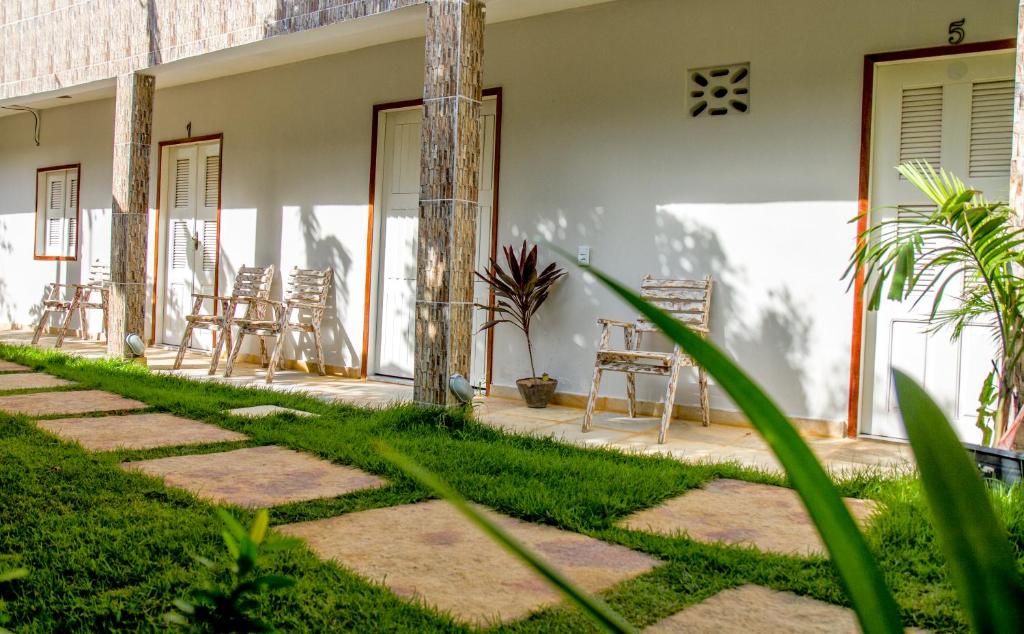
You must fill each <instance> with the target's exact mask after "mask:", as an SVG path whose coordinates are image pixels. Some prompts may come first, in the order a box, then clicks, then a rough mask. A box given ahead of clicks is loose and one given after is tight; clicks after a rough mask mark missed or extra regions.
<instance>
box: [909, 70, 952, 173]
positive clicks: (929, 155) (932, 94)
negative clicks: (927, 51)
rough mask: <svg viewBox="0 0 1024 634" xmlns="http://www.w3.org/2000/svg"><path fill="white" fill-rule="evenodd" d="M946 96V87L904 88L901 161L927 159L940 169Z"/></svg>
mask: <svg viewBox="0 0 1024 634" xmlns="http://www.w3.org/2000/svg"><path fill="white" fill-rule="evenodd" d="M942 97H943V95H942V86H926V87H922V88H904V89H903V99H902V101H901V103H900V164H903V163H906V162H907V161H927V162H928V163H930V164H931V165H932V167H934V168H935V169H939V166H940V164H941V161H942ZM901 178H902V177H901Z"/></svg>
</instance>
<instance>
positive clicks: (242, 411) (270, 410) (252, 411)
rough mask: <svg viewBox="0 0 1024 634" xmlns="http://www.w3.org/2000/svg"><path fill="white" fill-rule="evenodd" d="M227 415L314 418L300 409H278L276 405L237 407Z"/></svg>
mask: <svg viewBox="0 0 1024 634" xmlns="http://www.w3.org/2000/svg"><path fill="white" fill-rule="evenodd" d="M228 414H231V415H233V416H245V417H247V418H260V417H262V416H273V415H274V414H294V415H295V416H316V414H314V413H312V412H304V411H302V410H301V409H292V408H290V407H280V406H278V405H253V406H252V407H239V408H237V409H229V410H228Z"/></svg>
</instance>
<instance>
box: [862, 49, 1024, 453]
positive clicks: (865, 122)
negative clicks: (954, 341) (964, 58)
mask: <svg viewBox="0 0 1024 634" xmlns="http://www.w3.org/2000/svg"><path fill="white" fill-rule="evenodd" d="M1016 46H1017V41H1016V40H1014V39H1005V40H990V41H986V42H973V43H970V44H959V45H956V46H932V47H928V48H916V49H911V50H905V51H890V52H885V53H869V54H867V55H865V56H864V70H863V87H862V93H861V102H860V161H859V165H858V175H857V214H858V220H857V237H856V245H857V246H858V247H859V246H860V244H861V238H860V236H861V234H863V233H864V231H865V230H866V229H867V228H868V224H867V223H868V219H867V212H868V195H869V194H870V192H871V149H872V148H871V123H872V121H871V119H872V115H873V111H874V98H875V96H874V83H875V66H876V65H878V64H881V63H885V62H898V61H908V60H919V59H925V58H928V57H951V56H954V55H969V54H971V53H986V52H991V51H1001V50H1006V49H1014V48H1015V47H1016ZM863 290H864V272H863V271H862V270H858V271H857V275H856V277H855V278H854V293H853V332H852V335H851V339H850V385H849V399H850V400H849V403H848V405H847V418H846V421H847V422H846V436H847V437H848V438H855V437H857V435H858V434H859V433H860V430H859V429H858V427H859V426H860V401H861V398H860V397H861V387H862V385H863V381H862V379H863V372H864V368H862V367H861V366H862V362H863V358H864V317H865V314H864V313H865V311H864V299H863V297H862V295H863Z"/></svg>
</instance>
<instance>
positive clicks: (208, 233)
mask: <svg viewBox="0 0 1024 634" xmlns="http://www.w3.org/2000/svg"><path fill="white" fill-rule="evenodd" d="M201 222H202V225H203V270H204V271H215V270H217V221H216V220H203V221H201Z"/></svg>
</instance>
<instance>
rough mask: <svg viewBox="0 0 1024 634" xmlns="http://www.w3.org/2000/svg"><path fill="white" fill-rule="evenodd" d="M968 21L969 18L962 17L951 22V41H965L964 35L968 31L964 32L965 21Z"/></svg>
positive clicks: (954, 42)
mask: <svg viewBox="0 0 1024 634" xmlns="http://www.w3.org/2000/svg"><path fill="white" fill-rule="evenodd" d="M965 22H967V18H960V19H959V20H956V21H955V22H950V23H949V43H950V44H959V43H960V42H963V41H964V37H966V36H967V33H965V32H964V23H965Z"/></svg>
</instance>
